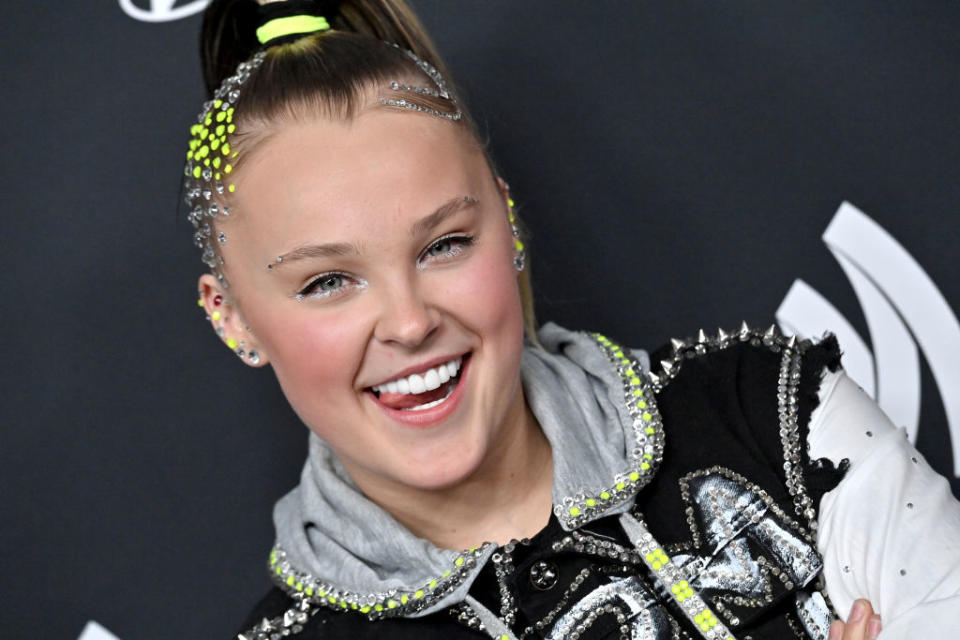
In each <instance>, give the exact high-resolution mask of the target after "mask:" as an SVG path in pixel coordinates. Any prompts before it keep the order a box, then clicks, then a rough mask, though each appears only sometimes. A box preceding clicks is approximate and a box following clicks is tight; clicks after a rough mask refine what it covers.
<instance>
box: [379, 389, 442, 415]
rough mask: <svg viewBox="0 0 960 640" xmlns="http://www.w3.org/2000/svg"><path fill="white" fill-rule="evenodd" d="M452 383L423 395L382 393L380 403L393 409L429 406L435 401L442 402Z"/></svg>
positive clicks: (425, 392)
mask: <svg viewBox="0 0 960 640" xmlns="http://www.w3.org/2000/svg"><path fill="white" fill-rule="evenodd" d="M449 385H450V383H449V382H448V383H447V384H442V385H440V386H439V387H438V388H436V389H434V390H433V391H424V392H423V393H388V392H386V391H384V392H381V393H380V402H381V403H383V404H385V405H387V406H388V407H390V408H391V409H409V408H411V407H418V406H420V405H421V404H427V403H428V402H433V401H434V400H440V399H441V398H443V397H444V396H446V395H447V387H449Z"/></svg>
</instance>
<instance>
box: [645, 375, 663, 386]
mask: <svg viewBox="0 0 960 640" xmlns="http://www.w3.org/2000/svg"><path fill="white" fill-rule="evenodd" d="M647 377H648V378H650V382H652V383H653V384H655V385H659V384H660V376H658V375H657V374H655V373H648V374H647Z"/></svg>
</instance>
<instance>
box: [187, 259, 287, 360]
mask: <svg viewBox="0 0 960 640" xmlns="http://www.w3.org/2000/svg"><path fill="white" fill-rule="evenodd" d="M197 284H198V287H197V288H198V291H199V294H200V300H199V301H198V302H197V304H199V305H200V306H201V307H203V309H204V310H205V311H206V313H207V320H209V321H210V324H211V325H212V326H213V330H214V331H215V332H216V334H217V336H218V337H219V338H220V340H221V341H222V342H223V343H224V344H225V345H226V346H227V347H228V348H229V349H230V350H231V351H233V352H234V353H236V354H237V355H238V356H240V359H241V360H243V363H244V364H246V365H249V366H251V367H262V366H263V365H265V364H267V363H268V362H269V361H270V359H269V358H268V357H267V354H266V353H264V351H263V349H261V348H260V343H259V341H258V340H257V338H256V336H255V335H253V332H252V331H251V330H250V327H249V325H248V324H247V323H246V321H245V320H244V319H243V315H242V314H241V313H240V309H239V308H238V307H237V306H236V305H235V304H234V303H233V302H232V299H231V298H230V297H229V296H227V294H226V292H225V291H224V289H223V287H222V286H221V284H220V282H219V281H218V280H217V279H216V278H215V277H214V276H213V275H212V274H209V273H205V274H203V275H202V276H200V280H199V282H198V283H197Z"/></svg>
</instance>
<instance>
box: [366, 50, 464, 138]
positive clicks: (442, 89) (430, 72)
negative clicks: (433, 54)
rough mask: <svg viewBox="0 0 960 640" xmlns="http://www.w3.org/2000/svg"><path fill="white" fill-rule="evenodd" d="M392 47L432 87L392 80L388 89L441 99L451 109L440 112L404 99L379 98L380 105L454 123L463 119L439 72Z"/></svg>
mask: <svg viewBox="0 0 960 640" xmlns="http://www.w3.org/2000/svg"><path fill="white" fill-rule="evenodd" d="M393 46H394V47H397V48H398V49H400V50H401V51H403V53H404V54H405V55H406V56H407V57H408V58H410V59H411V60H412V61H413V62H414V63H415V64H416V65H417V67H419V68H420V70H421V71H422V72H423V73H424V74H425V75H426V76H427V77H428V78H430V80H432V81H433V84H434V87H423V86H418V85H410V84H407V83H405V82H398V81H396V80H394V81H393V82H391V83H390V89H392V90H393V91H400V92H407V93H414V94H419V95H421V96H430V97H432V98H441V99H443V100H446V101H447V102H449V103H450V104H451V106H452V107H453V109H452V110H451V111H440V110H439V109H434V108H433V107H427V106H424V105H422V104H418V103H417V102H413V101H411V100H407V99H406V98H380V104H383V105H386V106H388V107H397V108H399V109H409V110H410V111H419V112H421V113H426V114H429V115H431V116H436V117H438V118H445V119H447V120H453V121H454V122H456V121H457V120H460V118H462V117H463V112H461V111H460V106H459V105H458V104H457V101H456V100H454V98H453V95H452V94H451V93H450V91H449V89H447V82H446V81H445V80H444V79H443V76H442V75H441V74H440V72H439V71H437V69H436V67H434V66H433V65H432V64H430V63H429V62H427V61H426V60H423V59H422V58H420V57H419V56H418V55H417V54H415V53H414V52H413V51H410V50H409V49H402V48H401V47H399V46H397V45H393Z"/></svg>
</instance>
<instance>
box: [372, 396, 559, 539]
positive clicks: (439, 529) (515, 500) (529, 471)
mask: <svg viewBox="0 0 960 640" xmlns="http://www.w3.org/2000/svg"><path fill="white" fill-rule="evenodd" d="M518 413H519V414H520V415H518V416H516V417H515V418H514V419H513V420H511V421H509V422H510V423H512V426H511V427H510V428H508V429H506V430H505V431H504V433H502V434H501V437H499V438H496V439H495V441H494V442H493V443H491V448H490V450H489V451H488V452H487V455H486V457H485V458H484V460H483V462H482V463H481V464H480V466H479V467H478V468H477V469H476V470H475V471H474V472H473V473H472V474H471V475H470V476H468V477H467V478H465V479H464V480H462V481H461V482H458V483H457V484H455V485H453V486H450V487H446V488H443V489H430V490H426V489H418V488H415V487H409V486H400V485H396V484H389V485H383V484H381V483H377V482H376V481H373V482H371V479H370V478H366V479H362V478H358V477H356V476H354V482H356V483H357V484H358V486H359V487H360V489H361V490H362V491H363V492H364V493H365V494H366V495H367V497H369V498H370V499H371V500H372V501H374V502H376V503H377V504H378V505H380V507H382V508H383V509H384V510H386V511H387V512H389V513H390V515H392V516H393V517H394V518H395V519H396V520H397V521H398V522H400V523H401V524H403V525H404V526H405V527H407V529H409V530H410V531H411V532H412V533H414V534H415V535H417V536H419V537H421V538H425V539H427V540H429V541H430V542H432V543H433V544H434V545H436V546H437V547H440V548H443V549H469V548H472V547H479V546H480V545H482V544H483V543H484V542H496V543H497V544H501V545H502V544H505V543H507V542H509V541H510V540H514V539H522V538H529V537H532V536H533V535H535V534H536V533H537V532H538V531H540V530H541V529H543V527H545V526H546V524H547V522H548V521H549V519H550V513H551V511H552V507H553V496H552V488H553V456H552V452H551V449H550V443H549V442H548V441H547V439H546V436H544V435H543V431H542V430H541V429H540V425H539V424H538V423H537V420H536V418H535V417H534V416H533V414H532V413H531V412H530V409H529V407H527V404H526V402H525V401H522V402H521V403H520V408H519V410H518ZM364 480H366V481H364Z"/></svg>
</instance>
